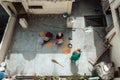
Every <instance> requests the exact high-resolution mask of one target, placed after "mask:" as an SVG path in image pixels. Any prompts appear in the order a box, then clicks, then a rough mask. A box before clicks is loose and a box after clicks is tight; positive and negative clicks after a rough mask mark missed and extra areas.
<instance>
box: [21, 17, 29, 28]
mask: <svg viewBox="0 0 120 80" xmlns="http://www.w3.org/2000/svg"><path fill="white" fill-rule="evenodd" d="M19 23H20V25H21V26H22V28H28V23H27V21H26V20H25V18H20V19H19Z"/></svg>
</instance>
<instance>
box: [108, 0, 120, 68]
mask: <svg viewBox="0 0 120 80" xmlns="http://www.w3.org/2000/svg"><path fill="white" fill-rule="evenodd" d="M110 2H111V0H110ZM118 5H120V0H115V1H114V2H113V3H111V4H110V7H111V11H112V17H113V24H114V28H113V30H112V31H110V32H109V33H108V34H107V36H106V38H108V37H109V36H110V35H111V34H113V33H114V32H116V35H115V36H114V38H113V39H112V41H111V44H112V45H113V47H112V50H111V60H112V61H113V62H114V63H115V66H116V69H117V67H120V26H119V24H118V20H117V14H116V12H115V9H116V8H117V7H118Z"/></svg>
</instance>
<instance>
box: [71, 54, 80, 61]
mask: <svg viewBox="0 0 120 80" xmlns="http://www.w3.org/2000/svg"><path fill="white" fill-rule="evenodd" d="M80 55H81V52H73V54H72V56H71V58H70V59H71V60H75V61H76V60H78V59H79V58H80Z"/></svg>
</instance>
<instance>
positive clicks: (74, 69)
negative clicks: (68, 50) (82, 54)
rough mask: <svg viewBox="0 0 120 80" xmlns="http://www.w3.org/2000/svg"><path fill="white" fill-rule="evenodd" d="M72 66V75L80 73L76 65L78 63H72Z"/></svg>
mask: <svg viewBox="0 0 120 80" xmlns="http://www.w3.org/2000/svg"><path fill="white" fill-rule="evenodd" d="M70 65H71V66H70V67H71V72H72V74H75V73H78V66H77V65H76V62H71V63H70Z"/></svg>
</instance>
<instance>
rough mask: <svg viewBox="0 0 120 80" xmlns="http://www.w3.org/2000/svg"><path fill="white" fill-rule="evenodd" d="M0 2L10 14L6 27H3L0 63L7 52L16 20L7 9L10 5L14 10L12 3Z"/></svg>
mask: <svg viewBox="0 0 120 80" xmlns="http://www.w3.org/2000/svg"><path fill="white" fill-rule="evenodd" d="M0 4H1V5H2V6H3V8H4V9H5V10H6V12H7V13H8V15H9V16H10V17H9V20H8V23H7V25H6V29H5V32H4V35H3V38H2V41H1V43H0V63H1V62H2V61H3V60H4V58H5V55H6V53H7V50H8V47H9V45H10V42H11V38H12V34H13V30H14V25H15V22H16V17H15V15H13V14H11V12H10V11H9V9H8V7H7V6H10V7H11V9H13V10H14V11H15V9H14V7H13V5H12V3H7V2H4V3H0ZM15 14H17V13H16V12H15Z"/></svg>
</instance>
